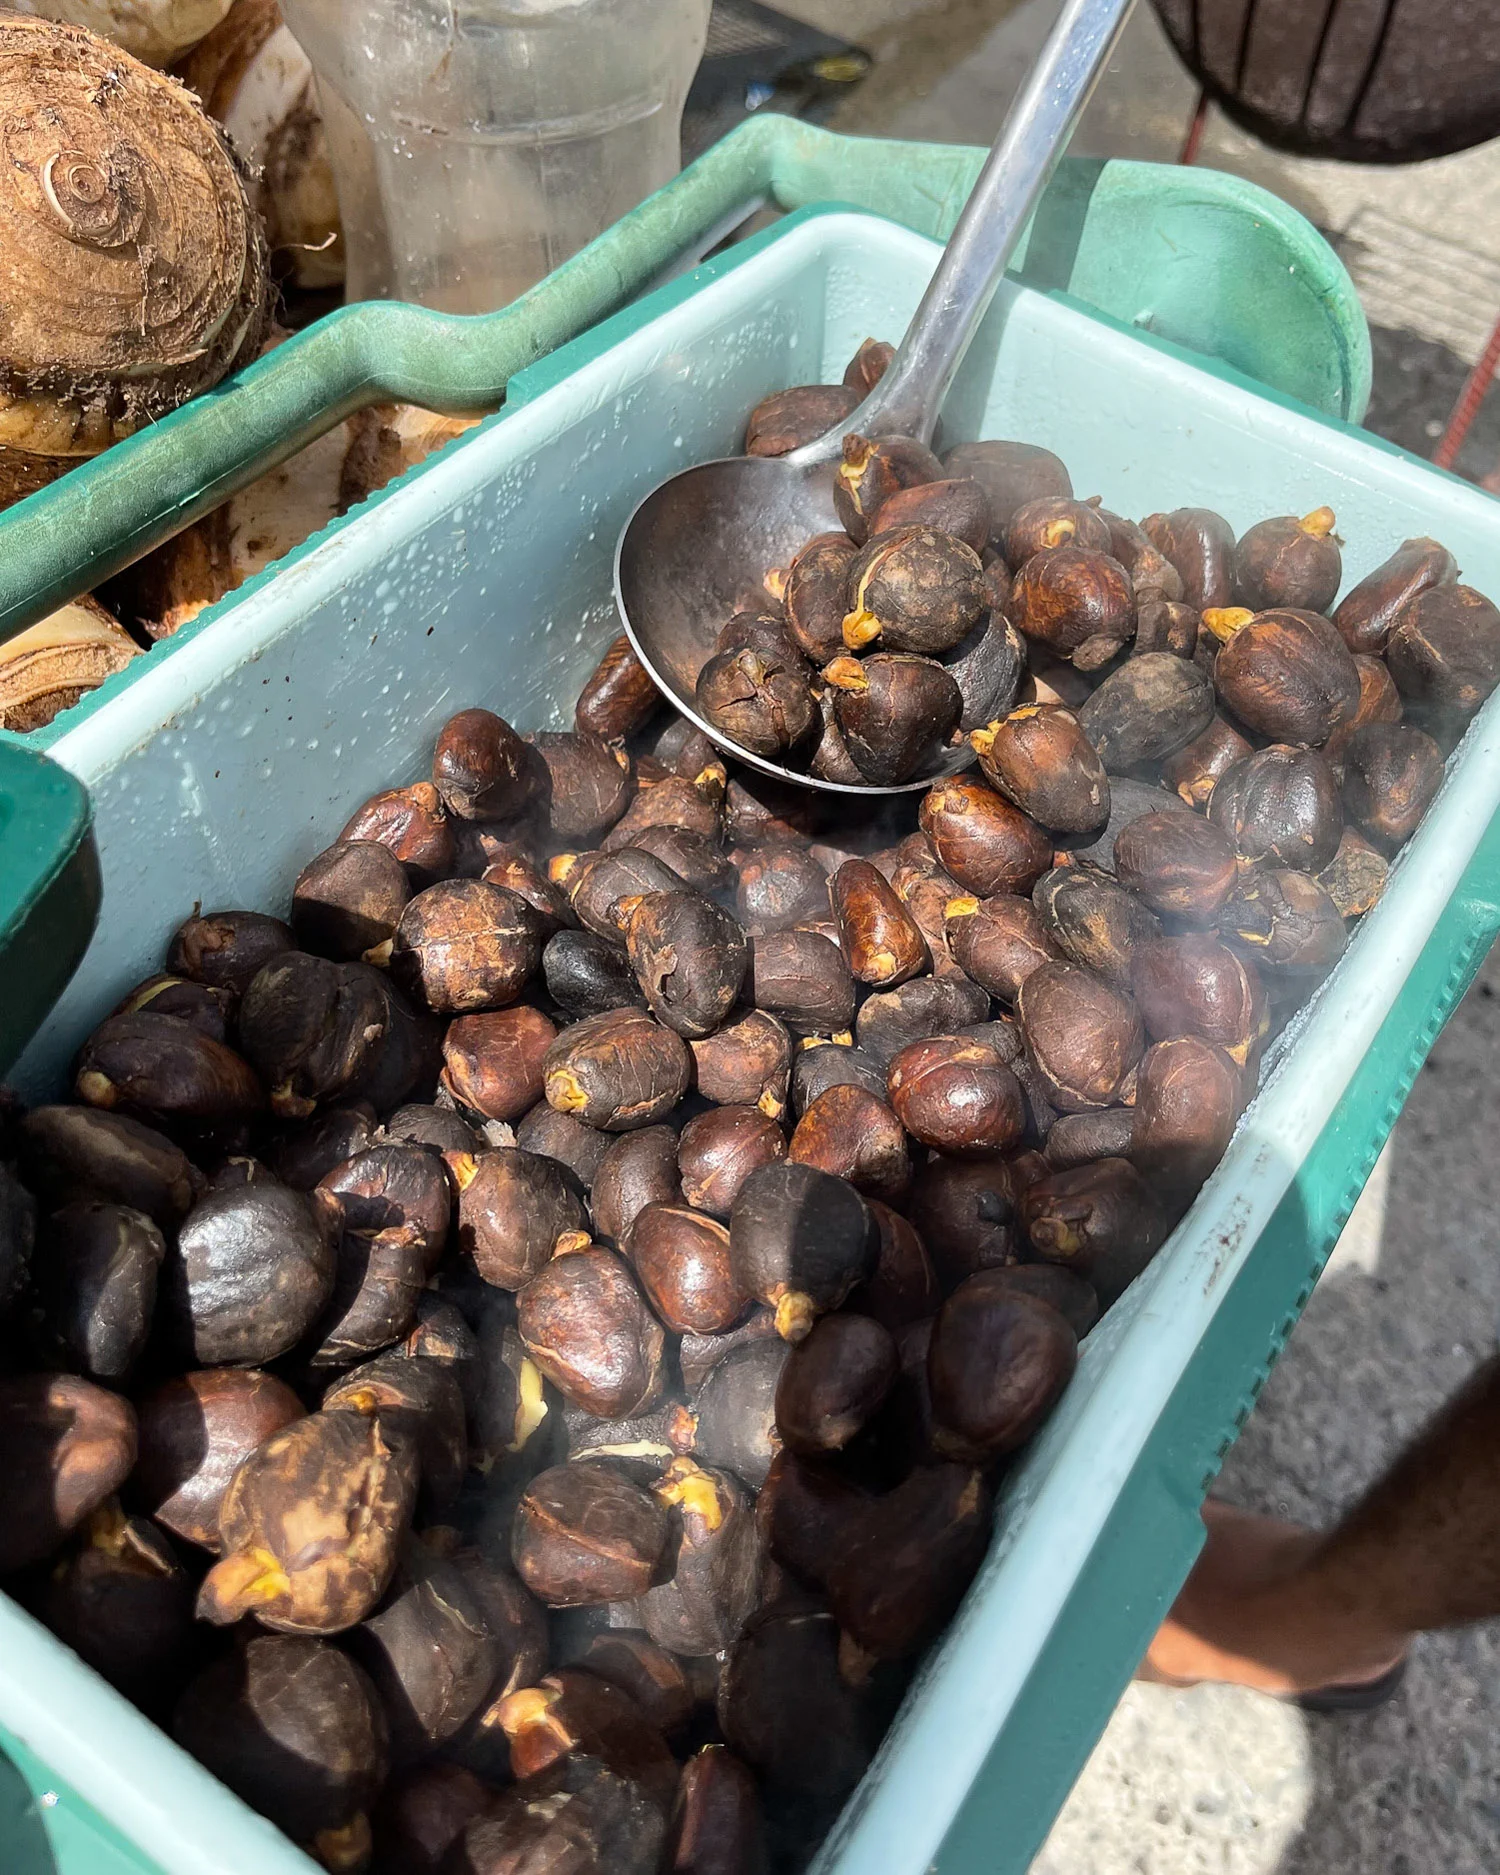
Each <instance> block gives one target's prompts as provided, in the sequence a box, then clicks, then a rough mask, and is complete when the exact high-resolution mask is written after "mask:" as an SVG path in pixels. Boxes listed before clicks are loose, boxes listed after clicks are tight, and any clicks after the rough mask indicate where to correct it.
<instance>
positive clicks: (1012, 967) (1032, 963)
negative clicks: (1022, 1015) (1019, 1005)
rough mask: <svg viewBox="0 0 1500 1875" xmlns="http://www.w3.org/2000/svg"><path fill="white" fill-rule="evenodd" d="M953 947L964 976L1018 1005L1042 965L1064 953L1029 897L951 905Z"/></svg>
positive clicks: (1009, 895) (1006, 894) (948, 915)
mask: <svg viewBox="0 0 1500 1875" xmlns="http://www.w3.org/2000/svg"><path fill="white" fill-rule="evenodd" d="M946 929H947V937H948V948H949V950H950V951H951V952H952V955H953V958H954V961H955V962H956V963H957V964H958V966H959V967H960V969H961V970H962V971H963V972H964V974H965V975H966V976H967V977H969V978H970V979H971V980H972V981H973V982H975V983H977V984H978V985H979V987H980V988H981V989H983V990H987V991H988V992H989V994H990V995H991V996H998V997H999V998H1000V1000H1001V1001H1002V1002H1006V1003H1013V1002H1014V1001H1015V1000H1016V996H1017V994H1018V993H1019V991H1020V988H1021V985H1022V984H1023V983H1024V982H1025V981H1026V979H1027V977H1028V976H1029V975H1030V974H1031V972H1032V971H1033V970H1035V969H1036V968H1037V967H1038V966H1039V965H1040V964H1044V963H1047V962H1048V961H1049V960H1050V959H1053V958H1056V957H1058V956H1059V955H1060V954H1061V953H1060V952H1059V951H1058V949H1057V947H1056V945H1054V944H1053V942H1052V939H1051V938H1050V937H1049V936H1048V935H1047V929H1046V926H1045V925H1044V924H1043V923H1042V921H1041V918H1040V917H1039V916H1038V914H1037V910H1036V907H1035V906H1034V905H1033V904H1032V902H1031V900H1030V899H1029V898H1021V897H1018V896H1017V895H1015V894H1013V893H1009V892H999V893H996V894H995V896H994V897H993V898H985V899H979V898H973V897H959V898H953V899H949V901H948V904H947V907H946Z"/></svg>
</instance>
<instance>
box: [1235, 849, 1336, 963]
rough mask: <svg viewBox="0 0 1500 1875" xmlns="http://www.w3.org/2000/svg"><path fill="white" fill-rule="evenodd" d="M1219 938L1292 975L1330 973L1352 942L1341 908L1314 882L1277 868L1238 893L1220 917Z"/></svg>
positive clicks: (1257, 875)
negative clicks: (1300, 972) (1293, 973)
mask: <svg viewBox="0 0 1500 1875" xmlns="http://www.w3.org/2000/svg"><path fill="white" fill-rule="evenodd" d="M1218 932H1219V936H1220V937H1221V938H1222V939H1223V940H1224V942H1225V943H1226V944H1228V945H1229V946H1230V948H1231V949H1232V950H1237V951H1238V952H1239V953H1240V954H1241V955H1242V956H1244V957H1248V958H1251V959H1252V960H1253V961H1254V962H1256V963H1257V964H1259V965H1261V966H1263V967H1269V968H1271V969H1283V970H1290V971H1313V972H1326V971H1328V970H1331V969H1332V968H1333V966H1334V965H1335V964H1336V963H1337V962H1338V960H1339V958H1340V957H1342V956H1343V954H1344V950H1345V947H1346V946H1347V944H1348V942H1349V933H1348V931H1347V930H1346V929H1345V926H1344V921H1343V919H1342V918H1341V917H1340V916H1339V913H1338V907H1337V906H1336V905H1335V904H1334V902H1333V900H1332V899H1331V898H1330V897H1329V896H1328V894H1327V893H1326V892H1325V891H1324V890H1323V888H1322V886H1320V885H1319V884H1318V883H1317V881H1316V880H1315V879H1312V878H1309V877H1308V875H1307V874H1306V873H1304V872H1285V871H1277V870H1276V869H1274V868H1266V869H1265V870H1263V871H1260V872H1255V873H1251V874H1249V875H1248V876H1247V877H1246V878H1245V879H1243V880H1242V881H1241V882H1240V884H1239V885H1238V886H1236V887H1235V889H1234V891H1233V892H1232V893H1231V894H1230V895H1229V898H1228V899H1227V900H1226V901H1225V903H1224V906H1223V909H1222V910H1221V911H1220V913H1219V919H1218Z"/></svg>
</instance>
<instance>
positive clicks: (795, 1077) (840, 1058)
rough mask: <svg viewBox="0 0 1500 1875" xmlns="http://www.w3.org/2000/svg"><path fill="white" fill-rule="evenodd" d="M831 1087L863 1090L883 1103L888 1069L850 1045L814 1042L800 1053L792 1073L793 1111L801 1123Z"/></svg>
mask: <svg viewBox="0 0 1500 1875" xmlns="http://www.w3.org/2000/svg"><path fill="white" fill-rule="evenodd" d="M830 1087H862V1088H864V1089H865V1091H866V1093H870V1094H873V1095H874V1096H875V1098H876V1099H877V1100H883V1099H884V1098H885V1065H884V1063H883V1062H880V1061H877V1060H876V1059H875V1057H874V1056H873V1055H870V1054H866V1053H865V1051H864V1049H862V1048H855V1047H853V1046H852V1044H850V1043H847V1042H828V1041H821V1040H818V1039H817V1038H812V1039H810V1040H809V1041H808V1042H807V1043H805V1044H804V1045H803V1047H802V1048H801V1050H800V1051H799V1052H798V1055H797V1061H796V1065H795V1066H794V1067H793V1069H792V1089H791V1091H792V1111H793V1112H794V1113H795V1114H796V1115H797V1117H798V1119H799V1120H800V1119H801V1117H802V1115H803V1114H804V1113H806V1112H807V1110H808V1108H809V1107H810V1106H811V1105H812V1104H813V1102H814V1101H815V1100H816V1099H817V1098H818V1097H819V1095H821V1094H825V1093H827V1091H828V1089H829V1088H830Z"/></svg>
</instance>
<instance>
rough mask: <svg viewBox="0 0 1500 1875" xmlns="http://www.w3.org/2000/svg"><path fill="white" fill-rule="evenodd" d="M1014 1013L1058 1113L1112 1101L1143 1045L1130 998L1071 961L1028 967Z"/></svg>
mask: <svg viewBox="0 0 1500 1875" xmlns="http://www.w3.org/2000/svg"><path fill="white" fill-rule="evenodd" d="M1016 1017H1017V1020H1018V1021H1019V1023H1020V1025H1021V1033H1022V1035H1023V1036H1024V1037H1025V1040H1026V1050H1027V1054H1028V1056H1029V1058H1030V1060H1031V1063H1032V1066H1033V1067H1034V1068H1035V1069H1036V1071H1037V1073H1038V1074H1039V1075H1040V1076H1041V1079H1042V1084H1043V1086H1044V1088H1045V1090H1046V1093H1047V1097H1048V1099H1049V1100H1050V1101H1051V1102H1052V1103H1053V1105H1054V1106H1056V1107H1058V1108H1059V1109H1060V1110H1061V1111H1063V1112H1065V1113H1085V1112H1087V1111H1088V1110H1089V1108H1091V1107H1108V1106H1112V1105H1114V1103H1115V1102H1116V1101H1117V1100H1118V1099H1119V1096H1120V1091H1121V1089H1122V1087H1123V1086H1124V1084H1125V1081H1126V1077H1127V1076H1128V1075H1129V1073H1130V1071H1131V1069H1132V1068H1134V1066H1135V1064H1136V1063H1137V1062H1138V1061H1139V1060H1140V1058H1141V1053H1142V1050H1143V1048H1144V1046H1145V1040H1144V1036H1143V1033H1142V1029H1141V1017H1140V1012H1139V1011H1138V1010H1137V1008H1136V1006H1135V1004H1134V1002H1133V1001H1132V1000H1131V999H1130V998H1129V997H1128V996H1124V995H1121V993H1120V992H1119V991H1118V990H1115V989H1112V988H1111V987H1110V986H1109V985H1108V984H1107V983H1105V982H1104V981H1103V980H1102V978H1099V977H1096V976H1094V975H1093V973H1092V972H1091V971H1088V970H1083V969H1080V968H1079V967H1078V965H1076V964H1066V963H1057V964H1043V965H1042V966H1041V968H1040V969H1037V970H1034V971H1032V973H1031V975H1030V976H1028V977H1027V979H1026V981H1025V982H1024V983H1023V984H1022V985H1021V993H1020V995H1019V996H1018V997H1017V998H1016Z"/></svg>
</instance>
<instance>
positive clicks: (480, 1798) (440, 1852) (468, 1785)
mask: <svg viewBox="0 0 1500 1875" xmlns="http://www.w3.org/2000/svg"><path fill="white" fill-rule="evenodd" d="M494 1801H495V1793H494V1791H493V1790H491V1789H490V1787H489V1785H488V1784H484V1783H481V1782H480V1780H479V1779H478V1778H477V1777H476V1776H475V1775H474V1773H473V1772H472V1771H466V1770H465V1769H464V1768H463V1766H462V1765H460V1764H443V1763H441V1762H438V1763H435V1764H424V1765H419V1766H417V1767H416V1768H415V1769H414V1770H411V1771H408V1772H406V1773H405V1774H404V1775H403V1776H401V1777H397V1778H393V1779H392V1780H391V1782H390V1783H389V1784H388V1785H387V1786H386V1789H385V1791H384V1793H383V1794H382V1796H381V1799H380V1803H379V1806H378V1808H377V1809H376V1812H375V1839H376V1848H377V1853H378V1854H379V1857H380V1860H379V1861H378V1862H377V1863H376V1864H375V1866H376V1868H377V1869H379V1870H380V1871H381V1875H440V1870H441V1864H442V1861H443V1858H444V1856H446V1855H447V1853H448V1851H449V1850H450V1849H451V1848H452V1847H453V1845H454V1843H456V1842H457V1841H458V1839H459V1837H460V1836H462V1835H463V1833H464V1831H465V1830H466V1829H467V1828H468V1827H469V1825H470V1824H471V1823H473V1822H477V1821H478V1820H479V1819H480V1818H481V1817H483V1816H485V1815H487V1814H488V1812H489V1810H490V1808H491V1806H492V1805H493V1803H494Z"/></svg>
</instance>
